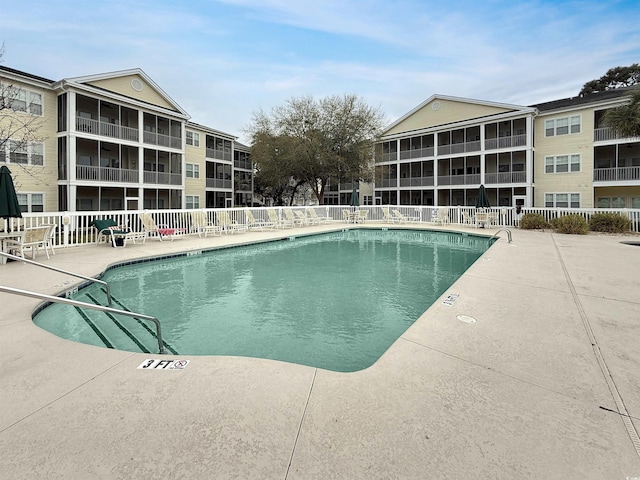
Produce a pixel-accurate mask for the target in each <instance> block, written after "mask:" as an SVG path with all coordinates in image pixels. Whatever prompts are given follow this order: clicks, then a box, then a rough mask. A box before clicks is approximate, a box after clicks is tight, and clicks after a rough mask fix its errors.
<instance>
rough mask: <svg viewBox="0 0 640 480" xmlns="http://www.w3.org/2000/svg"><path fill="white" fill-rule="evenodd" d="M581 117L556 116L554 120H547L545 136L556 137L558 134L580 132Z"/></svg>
mask: <svg viewBox="0 0 640 480" xmlns="http://www.w3.org/2000/svg"><path fill="white" fill-rule="evenodd" d="M580 125H581V119H580V115H574V116H572V117H563V118H556V119H554V120H545V122H544V136H545V137H555V136H557V135H569V134H574V133H580Z"/></svg>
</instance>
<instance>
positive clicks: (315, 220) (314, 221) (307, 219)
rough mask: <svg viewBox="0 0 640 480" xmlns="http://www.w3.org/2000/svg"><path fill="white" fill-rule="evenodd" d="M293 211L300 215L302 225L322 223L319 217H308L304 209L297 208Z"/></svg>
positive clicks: (299, 219) (297, 215)
mask: <svg viewBox="0 0 640 480" xmlns="http://www.w3.org/2000/svg"><path fill="white" fill-rule="evenodd" d="M293 213H295V214H296V217H298V221H299V222H300V225H318V224H319V223H320V220H319V219H318V218H312V217H308V216H307V215H306V214H305V213H304V212H303V211H302V210H296V211H295V212H293Z"/></svg>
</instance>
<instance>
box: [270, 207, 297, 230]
mask: <svg viewBox="0 0 640 480" xmlns="http://www.w3.org/2000/svg"><path fill="white" fill-rule="evenodd" d="M267 215H269V220H270V221H272V222H273V223H275V224H276V228H289V227H293V226H294V222H292V221H291V220H288V219H286V218H280V217H279V216H278V212H276V211H275V210H274V209H273V208H269V209H267Z"/></svg>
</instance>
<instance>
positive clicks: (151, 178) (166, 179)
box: [144, 171, 182, 185]
mask: <svg viewBox="0 0 640 480" xmlns="http://www.w3.org/2000/svg"><path fill="white" fill-rule="evenodd" d="M144 183H151V184H156V185H182V175H181V174H179V173H164V172H149V171H145V172H144Z"/></svg>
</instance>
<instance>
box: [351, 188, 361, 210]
mask: <svg viewBox="0 0 640 480" xmlns="http://www.w3.org/2000/svg"><path fill="white" fill-rule="evenodd" d="M349 205H351V206H352V207H359V206H360V199H359V198H358V190H357V188H356V187H355V186H354V187H353V191H352V192H351V201H350V202H349Z"/></svg>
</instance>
